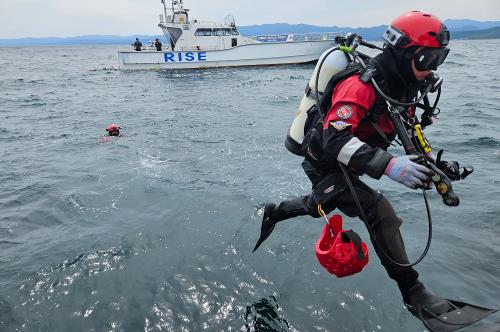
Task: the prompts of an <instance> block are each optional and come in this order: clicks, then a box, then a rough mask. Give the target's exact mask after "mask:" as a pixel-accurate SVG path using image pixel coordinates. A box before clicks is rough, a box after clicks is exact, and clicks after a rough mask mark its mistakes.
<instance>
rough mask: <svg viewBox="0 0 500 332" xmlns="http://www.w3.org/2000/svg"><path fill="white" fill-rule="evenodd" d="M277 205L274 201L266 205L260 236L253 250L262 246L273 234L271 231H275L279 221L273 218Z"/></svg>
mask: <svg viewBox="0 0 500 332" xmlns="http://www.w3.org/2000/svg"><path fill="white" fill-rule="evenodd" d="M275 207H276V204H273V203H268V204H266V206H265V207H264V215H263V217H262V226H261V227H260V237H259V240H258V241H257V243H256V244H255V248H253V251H252V252H255V250H257V249H258V248H259V247H260V245H261V244H262V242H264V241H265V240H266V239H267V238H268V237H269V235H271V233H272V232H273V230H274V226H276V223H277V221H276V220H274V219H273V218H272V212H273V210H274V208H275Z"/></svg>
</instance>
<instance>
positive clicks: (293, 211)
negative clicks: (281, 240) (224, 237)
mask: <svg viewBox="0 0 500 332" xmlns="http://www.w3.org/2000/svg"><path fill="white" fill-rule="evenodd" d="M308 197H309V196H299V197H295V198H292V199H288V200H284V201H282V202H281V203H280V204H279V205H278V206H276V204H274V203H267V204H266V205H265V207H264V215H263V216H262V225H261V228H260V237H259V240H258V241H257V243H256V244H255V247H254V249H253V251H255V250H257V248H259V246H260V245H261V244H262V242H264V241H265V240H266V239H267V238H268V237H269V235H271V233H272V232H273V230H274V226H276V224H277V223H278V222H280V221H283V220H286V219H290V218H294V217H298V216H304V215H307V214H308V209H307V206H306V204H307V201H308Z"/></svg>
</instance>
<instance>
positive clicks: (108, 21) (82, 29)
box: [0, 0, 500, 38]
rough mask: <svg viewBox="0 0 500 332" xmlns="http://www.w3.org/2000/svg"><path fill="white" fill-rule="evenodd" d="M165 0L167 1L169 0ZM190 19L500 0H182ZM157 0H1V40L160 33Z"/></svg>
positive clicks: (315, 15)
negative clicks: (229, 15) (189, 12)
mask: <svg viewBox="0 0 500 332" xmlns="http://www.w3.org/2000/svg"><path fill="white" fill-rule="evenodd" d="M167 2H169V0H167ZM184 3H185V7H186V8H189V9H191V17H192V18H198V19H202V20H209V21H215V22H223V21H224V17H225V16H226V15H227V14H233V15H234V17H235V18H236V24H237V25H252V24H263V23H276V22H281V23H283V22H284V23H306V24H314V25H322V26H332V25H338V26H352V27H359V26H373V25H380V24H387V23H389V21H390V20H391V19H392V18H394V17H395V16H397V15H399V14H400V13H402V12H405V11H408V10H412V9H420V10H426V11H429V12H431V13H433V14H435V15H437V16H438V17H440V18H441V19H443V20H444V19H448V18H470V19H475V20H481V21H487V20H500V0H418V1H415V0H412V1H409V0H398V1H394V0H393V1H390V0H344V1H339V0H305V1H299V0H246V1H243V0H232V1H230V0H184ZM161 11H162V5H161V2H160V0H0V38H21V37H68V36H79V35H88V34H100V35H134V34H161V30H160V29H159V28H158V27H157V24H158V15H159V14H160V13H161Z"/></svg>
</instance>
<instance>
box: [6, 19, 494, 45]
mask: <svg viewBox="0 0 500 332" xmlns="http://www.w3.org/2000/svg"><path fill="white" fill-rule="evenodd" d="M462 21H464V23H460V22H461V21H460V20H454V21H452V20H450V22H449V23H448V22H446V24H448V25H449V26H450V31H451V38H452V40H453V39H466V40H475V39H500V21H498V22H487V23H488V24H487V25H485V23H484V22H475V21H473V22H472V23H471V21H469V20H462ZM460 24H466V25H460ZM472 24H476V25H472ZM495 24H498V26H493V27H490V26H492V25H495ZM481 27H488V28H481ZM238 29H239V31H240V33H241V34H243V35H246V36H257V35H262V34H304V33H333V34H339V35H345V34H346V33H347V32H354V33H357V34H359V35H361V36H363V38H364V39H365V40H370V41H381V36H382V34H383V32H384V31H385V29H386V26H385V25H380V26H375V27H371V28H351V27H336V26H332V27H319V26H314V25H306V24H286V23H275V24H263V25H253V26H241V27H239V28H238ZM135 38H139V39H141V40H142V41H143V43H144V42H147V41H149V40H154V39H155V38H159V39H160V40H165V36H164V35H163V34H157V35H146V34H142V35H141V34H138V35H132V36H113V35H87V36H76V37H46V38H43V37H41V38H14V39H0V46H57V45H75V46H77V45H130V44H131V42H132V41H133V40H135Z"/></svg>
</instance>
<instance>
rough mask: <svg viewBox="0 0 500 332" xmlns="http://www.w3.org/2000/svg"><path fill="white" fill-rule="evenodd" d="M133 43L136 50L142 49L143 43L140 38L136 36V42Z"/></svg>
mask: <svg viewBox="0 0 500 332" xmlns="http://www.w3.org/2000/svg"><path fill="white" fill-rule="evenodd" d="M132 45H133V46H134V50H136V51H142V43H141V41H140V40H139V38H136V39H135V42H134V43H133V44H132Z"/></svg>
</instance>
